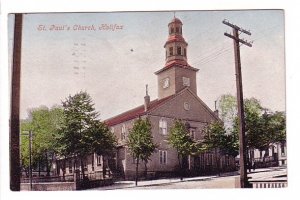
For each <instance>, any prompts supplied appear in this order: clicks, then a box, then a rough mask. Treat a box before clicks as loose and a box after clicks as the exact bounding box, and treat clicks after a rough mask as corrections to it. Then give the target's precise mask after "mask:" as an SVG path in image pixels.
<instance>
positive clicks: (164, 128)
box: [159, 118, 167, 135]
mask: <svg viewBox="0 0 300 200" xmlns="http://www.w3.org/2000/svg"><path fill="white" fill-rule="evenodd" d="M159 132H160V133H161V134H163V135H167V121H166V120H165V119H163V118H162V119H160V120H159Z"/></svg>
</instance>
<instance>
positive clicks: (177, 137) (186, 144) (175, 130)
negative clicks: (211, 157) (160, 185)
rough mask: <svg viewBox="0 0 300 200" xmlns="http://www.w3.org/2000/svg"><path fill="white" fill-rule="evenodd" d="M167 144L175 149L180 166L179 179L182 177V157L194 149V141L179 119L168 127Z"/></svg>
mask: <svg viewBox="0 0 300 200" xmlns="http://www.w3.org/2000/svg"><path fill="white" fill-rule="evenodd" d="M168 142H169V144H170V145H171V146H172V147H173V148H174V149H176V151H177V158H178V163H179V167H180V179H181V180H182V179H183V170H184V169H183V167H184V166H183V159H186V157H187V156H188V155H190V154H191V153H193V152H194V151H195V142H194V141H193V140H192V138H191V137H190V135H189V131H188V129H187V127H186V125H185V124H184V123H183V122H182V121H181V120H176V121H175V123H174V125H173V126H172V127H171V129H170V134H169V137H168Z"/></svg>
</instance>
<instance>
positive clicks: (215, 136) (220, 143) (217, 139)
mask: <svg viewBox="0 0 300 200" xmlns="http://www.w3.org/2000/svg"><path fill="white" fill-rule="evenodd" d="M203 146H204V147H205V149H206V150H208V151H210V150H213V149H218V150H219V152H220V153H221V154H222V155H226V154H228V155H231V156H233V157H236V156H237V155H238V152H239V144H238V136H237V134H236V133H234V132H233V133H231V134H226V130H225V127H224V125H223V123H221V122H219V121H215V122H212V123H211V124H209V125H208V126H207V127H206V129H205V131H204V140H203Z"/></svg>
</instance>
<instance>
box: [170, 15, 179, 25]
mask: <svg viewBox="0 0 300 200" xmlns="http://www.w3.org/2000/svg"><path fill="white" fill-rule="evenodd" d="M170 23H179V24H182V22H181V20H180V19H178V18H176V17H174V18H173V19H172V21H171V22H170ZM170 23H169V24H170Z"/></svg>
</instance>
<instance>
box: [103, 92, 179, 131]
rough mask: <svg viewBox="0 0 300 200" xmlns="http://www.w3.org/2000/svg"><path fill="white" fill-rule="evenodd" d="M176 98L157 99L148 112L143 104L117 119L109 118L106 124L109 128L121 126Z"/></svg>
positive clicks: (118, 116)
mask: <svg viewBox="0 0 300 200" xmlns="http://www.w3.org/2000/svg"><path fill="white" fill-rule="evenodd" d="M174 96H175V94H174V95H171V96H168V97H166V98H163V99H155V100H153V101H151V102H150V104H149V107H148V110H147V111H145V107H144V104H143V105H140V106H138V107H136V108H133V109H131V110H128V111H126V112H124V113H121V114H119V115H117V116H115V117H112V118H109V119H107V120H105V121H104V123H106V124H107V125H108V126H114V125H116V124H120V123H122V122H125V121H128V120H131V119H134V118H137V117H139V116H143V115H145V114H147V112H149V111H151V110H153V109H155V108H156V107H158V106H159V105H161V104H162V103H164V102H166V101H167V100H169V99H171V98H172V97H174Z"/></svg>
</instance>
